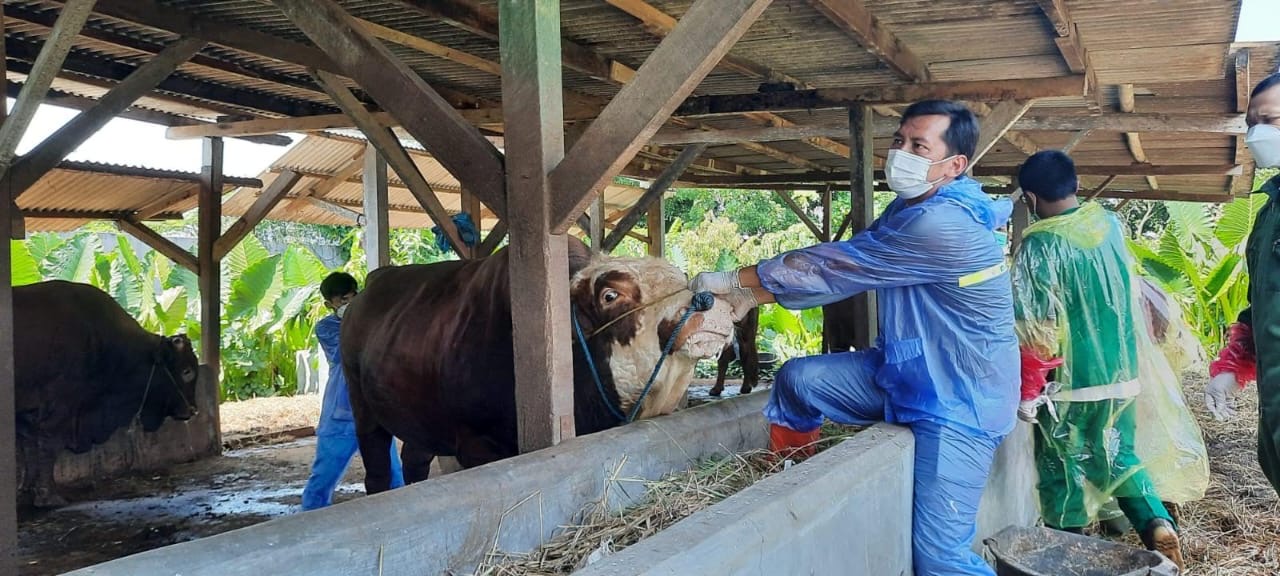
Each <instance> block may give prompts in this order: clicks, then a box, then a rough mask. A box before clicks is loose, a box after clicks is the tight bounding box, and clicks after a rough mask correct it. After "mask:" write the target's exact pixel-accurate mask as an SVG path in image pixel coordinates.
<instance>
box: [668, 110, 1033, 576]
mask: <svg viewBox="0 0 1280 576" xmlns="http://www.w3.org/2000/svg"><path fill="white" fill-rule="evenodd" d="M977 141H978V124H977V120H976V119H975V118H974V115H973V113H972V112H970V111H969V109H967V108H965V107H964V106H962V105H960V104H957V103H954V102H948V101H939V100H930V101H924V102H918V103H916V104H913V105H912V106H910V107H909V108H907V110H906V111H905V112H904V113H903V116H902V121H901V123H900V125H899V127H898V131H897V132H896V133H895V134H894V137H893V147H892V148H891V149H890V150H889V155H888V161H887V162H886V164H885V173H886V176H887V180H888V183H889V186H890V187H891V188H893V190H894V191H895V192H896V193H897V195H898V198H897V199H895V200H894V201H893V203H891V204H890V205H889V207H888V208H886V209H885V212H884V214H882V215H881V216H880V217H879V218H877V219H876V221H875V222H873V223H872V224H871V226H870V227H869V228H868V229H867V230H866V231H864V232H861V233H859V234H857V235H855V236H854V237H853V238H851V239H849V240H848V241H844V242H830V243H825V244H818V245H816V246H812V247H809V248H803V249H800V250H795V251H792V252H787V253H785V254H782V255H781V256H778V257H776V258H773V259H770V260H765V261H763V262H760V263H759V264H757V265H756V266H752V267H748V268H743V269H741V270H738V271H735V272H726V273H703V274H699V275H698V276H696V277H695V278H694V279H693V281H692V282H691V288H692V289H693V290H695V291H702V290H707V291H711V292H713V293H715V294H717V295H719V297H722V298H725V299H726V300H728V301H729V303H730V304H732V305H733V308H734V312H735V315H741V314H745V312H746V311H747V310H750V309H751V308H752V307H755V306H756V305H758V304H764V303H770V302H777V303H778V304H780V305H782V306H784V307H786V308H791V309H799V308H810V307H814V306H821V305H824V304H830V303H832V302H837V301H840V300H844V299H845V298H848V297H850V296H852V295H854V294H858V293H860V292H865V291H868V290H875V291H876V298H877V302H878V303H879V318H878V320H879V327H880V336H879V338H878V341H877V344H876V347H874V348H871V349H869V350H859V351H856V352H845V353H839V354H826V355H819V356H811V357H807V358H799V359H794V360H791V361H789V362H787V363H786V364H785V365H784V366H783V367H782V369H781V370H780V371H779V372H778V374H777V379H776V382H775V384H774V386H773V390H772V393H771V395H770V398H769V403H768V405H767V406H766V407H765V416H767V417H768V419H769V421H770V423H771V426H770V449H771V450H773V451H774V452H777V453H779V454H791V453H795V452H800V453H802V454H803V453H811V448H809V447H810V446H811V445H812V444H813V443H814V442H816V441H817V439H818V429H819V427H820V426H821V424H822V422H823V419H824V418H827V419H830V420H833V421H835V422H839V423H841V424H859V425H866V424H870V423H872V422H876V421H881V420H883V421H886V422H893V423H898V424H903V425H906V426H909V427H910V428H911V430H912V432H913V433H914V436H915V479H914V483H915V485H914V504H913V517H912V548H913V558H914V565H915V573H916V574H918V575H925V574H928V575H930V576H937V575H957V574H981V575H992V574H994V572H993V571H992V570H991V568H990V567H989V566H988V565H987V564H986V563H985V562H983V561H982V559H981V558H980V557H979V556H978V555H977V554H975V553H973V552H972V551H971V545H972V542H973V538H974V534H975V531H976V528H975V521H976V516H977V513H978V501H979V499H980V498H981V496H982V491H983V488H984V486H985V484H986V480H987V474H988V471H989V470H990V467H991V462H992V460H993V457H994V454H995V450H996V447H997V446H999V445H1000V442H1001V441H1002V440H1003V439H1004V437H1005V436H1006V435H1007V434H1008V433H1009V432H1010V431H1012V430H1013V427H1014V423H1015V416H1016V413H1017V409H1018V401H1019V382H1020V374H1019V357H1018V340H1017V337H1016V336H1015V335H1014V324H1013V299H1012V294H1011V289H1010V283H1009V274H1008V265H1007V264H1006V263H1005V259H1004V255H1003V253H1002V248H1001V246H1000V244H999V242H998V241H997V239H996V235H995V234H994V230H995V229H996V228H998V227H1000V226H1002V225H1003V224H1004V223H1005V221H1007V220H1008V218H1009V215H1010V214H1011V212H1012V203H1011V202H1009V201H1008V200H1000V201H993V200H991V199H990V198H989V197H988V196H986V195H985V194H983V192H982V188H981V186H980V185H979V184H978V183H977V182H976V181H974V180H973V179H971V178H969V177H967V176H965V175H964V173H965V171H966V170H967V169H968V167H969V159H970V158H972V157H973V155H974V151H975V149H976V147H977Z"/></svg>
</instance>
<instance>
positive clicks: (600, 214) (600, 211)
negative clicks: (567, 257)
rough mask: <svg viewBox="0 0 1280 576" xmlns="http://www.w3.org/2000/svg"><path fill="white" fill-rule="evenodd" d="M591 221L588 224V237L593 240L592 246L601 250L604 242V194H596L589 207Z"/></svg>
mask: <svg viewBox="0 0 1280 576" xmlns="http://www.w3.org/2000/svg"><path fill="white" fill-rule="evenodd" d="M587 212H588V213H589V214H590V215H591V221H590V222H589V223H588V224H587V227H588V231H587V237H588V238H589V239H590V240H591V248H592V249H595V250H599V249H600V248H601V246H602V245H603V244H604V194H601V195H599V196H596V199H595V200H592V201H591V207H590V208H588V209H587Z"/></svg>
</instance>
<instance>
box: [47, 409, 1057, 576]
mask: <svg viewBox="0 0 1280 576" xmlns="http://www.w3.org/2000/svg"><path fill="white" fill-rule="evenodd" d="M766 398H767V393H764V394H751V395H747V396H743V397H739V398H734V399H731V400H725V401H720V402H714V403H710V404H707V405H704V406H699V407H697V408H693V409H690V410H686V411H681V412H678V413H676V414H673V415H670V416H666V417H662V418H657V419H653V420H649V421H643V422H638V423H636V424H633V425H630V426H626V427H622V428H617V429H613V430H609V431H606V432H602V433H599V434H594V435H591V436H587V437H582V438H577V439H574V440H571V441H568V442H565V443H564V444H561V445H559V446H556V447H554V448H550V449H547V450H542V451H539V452H535V453H530V454H525V455H521V456H518V457H516V458H511V459H508V460H504V461H501V462H495V463H493V464H489V465H486V466H482V467H479V468H474V469H471V470H464V471H462V472H458V473H454V474H449V475H447V476H443V477H440V478H436V479H433V480H430V481H427V482H423V483H420V484H416V485H413V486H409V487H406V488H403V489H399V490H394V491H392V492H388V493H384V494H379V495H376V496H372V497H367V498H360V499H357V500H354V501H351V502H347V503H343V504H339V505H336V506H333V507H331V508H327V509H323V510H319V511H315V512H308V513H303V514H298V515H295V516H291V517H286V518H280V519H277V520H273V521H270V522H266V523H263V524H259V525H256V526H251V527H248V528H243V529H240V530H236V531H232V532H228V533H224V534H220V535H217V536H213V537H209V538H205V539H202V540H197V541H193V542H187V543H183V544H177V545H173V546H169V547H166V548H160V549H156V550H152V551H149V552H144V553H141V554H137V555H134V556H129V557H126V558H122V559H119V560H115V561H112V562H107V563H104V564H99V565H97V566H92V567H89V568H85V569H83V570H80V571H77V572H73V573H72V574H79V575H88V574H94V575H104V574H178V573H181V574H183V575H184V576H194V575H203V574H218V575H227V576H234V575H250V574H254V575H257V574H299V575H302V574H306V575H308V576H311V575H316V574H382V575H385V576H421V575H424V574H431V575H435V574H451V575H463V574H470V573H472V572H473V571H474V570H475V569H476V567H477V566H478V565H480V563H481V562H482V561H483V560H484V559H485V558H486V556H488V555H490V554H491V553H492V552H493V551H495V550H501V551H505V552H510V553H524V552H529V551H532V550H534V549H536V548H538V547H539V546H540V545H542V544H543V543H544V542H546V541H547V540H549V539H550V538H551V537H552V536H554V534H555V533H556V532H557V531H558V530H559V527H560V526H563V525H566V524H568V523H570V522H572V521H573V520H574V519H575V518H576V517H577V516H578V515H579V514H580V513H581V511H582V510H583V509H584V508H586V507H587V506H588V505H590V504H592V503H595V502H598V501H600V500H601V498H602V497H603V496H604V495H605V494H606V487H607V486H608V485H609V483H610V482H612V481H615V480H616V479H618V478H625V479H636V480H656V479H659V478H662V477H664V476H667V475H669V474H672V473H675V472H681V471H684V470H687V469H689V468H690V467H691V466H692V465H694V464H695V463H697V462H699V461H701V460H704V459H707V458H711V457H717V456H718V457H723V456H726V455H728V454H734V453H739V452H744V451H749V450H754V449H760V448H763V447H764V446H765V443H766V438H767V427H766V423H765V421H764V419H763V417H762V416H761V414H760V411H761V408H762V407H763V405H764V402H765V400H766ZM1030 440H1031V438H1030V435H1029V434H1028V431H1027V429H1026V428H1020V429H1019V430H1018V431H1017V432H1016V433H1015V434H1014V435H1013V436H1011V439H1010V440H1009V441H1006V443H1005V445H1004V446H1002V447H1001V449H1000V452H999V453H998V454H997V464H996V470H994V471H993V474H992V476H991V480H990V486H989V489H988V493H987V499H986V500H985V501H984V502H983V506H982V510H981V512H980V530H979V534H978V536H979V542H980V541H981V538H983V537H986V536H989V535H991V534H994V533H995V531H996V529H998V528H1003V527H1004V526H1007V525H1009V524H1021V525H1029V524H1031V523H1032V522H1034V520H1035V505H1034V502H1033V501H1032V500H1031V498H1032V485H1033V484H1032V483H1033V482H1034V472H1033V471H1032V470H1031V459H1030V445H1031V442H1030ZM913 455H914V443H913V439H912V436H911V433H910V431H909V430H907V429H905V428H902V427H897V426H891V425H883V424H882V425H877V426H874V427H872V428H870V429H868V430H865V431H863V432H861V433H859V434H857V435H856V436H854V437H853V438H852V439H850V440H846V441H845V442H843V443H841V444H839V445H837V446H834V447H832V448H830V449H828V450H826V451H824V452H823V453H821V454H819V455H818V456H816V457H814V458H812V459H810V460H808V461H806V462H804V463H802V464H800V465H798V466H793V467H791V468H790V469H789V470H787V471H784V472H781V473H778V474H776V475H774V476H772V477H769V478H767V479H765V480H763V481H761V482H759V483H757V484H755V485H753V486H750V487H748V488H746V489H745V490H743V491H741V492H739V493H738V494H736V495H734V496H731V497H729V498H728V499H726V500H724V501H722V502H720V503H718V504H715V505H713V506H711V507H710V508H708V509H705V510H703V511H702V512H699V513H697V514H694V515H693V516H690V517H688V518H686V519H685V520H683V521H681V522H679V523H677V524H675V525H674V526H672V527H670V528H668V529H667V530H665V531H662V532H659V533H658V534H656V535H654V536H652V537H650V538H647V539H645V540H642V541H640V542H639V543H637V544H635V545H634V546H631V547H629V548H627V549H625V550H622V551H621V552H619V553H617V554H614V555H612V556H609V557H607V558H606V559H605V560H604V561H602V562H599V563H596V564H593V565H591V566H589V567H587V568H585V569H583V570H580V573H581V574H586V575H605V574H609V575H622V574H690V573H698V574H777V573H785V572H787V570H783V571H782V572H780V571H779V567H781V566H786V567H788V569H791V568H796V567H797V566H800V567H803V569H801V571H802V572H805V573H809V572H813V573H835V572H830V570H831V569H832V567H834V566H838V567H841V569H840V570H837V571H836V572H840V573H844V572H845V570H847V568H848V567H849V566H865V567H866V570H865V571H861V572H859V573H867V574H899V573H902V574H909V573H910V566H911V547H910V538H911V487H912V482H911V474H912V462H913ZM634 485H635V486H637V487H638V486H639V485H640V483H635V484H634ZM630 486H631V484H628V487H630ZM607 494H608V498H609V502H610V504H611V505H612V506H616V507H617V508H618V509H622V508H625V507H627V506H629V505H632V504H635V503H637V502H639V501H640V499H641V498H643V496H644V495H643V493H642V490H640V489H635V490H631V489H624V490H620V489H618V488H617V487H614V488H613V489H610V490H608V491H607ZM850 534H859V535H862V537H860V538H857V539H850V538H849V535H850ZM854 540H856V542H854ZM797 569H799V568H797Z"/></svg>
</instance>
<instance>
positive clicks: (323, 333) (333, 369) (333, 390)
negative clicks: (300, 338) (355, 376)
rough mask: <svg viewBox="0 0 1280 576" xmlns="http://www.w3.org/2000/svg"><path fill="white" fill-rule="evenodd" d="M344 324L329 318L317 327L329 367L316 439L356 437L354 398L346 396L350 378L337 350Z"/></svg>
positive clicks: (333, 316)
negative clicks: (339, 436)
mask: <svg viewBox="0 0 1280 576" xmlns="http://www.w3.org/2000/svg"><path fill="white" fill-rule="evenodd" d="M341 330H342V321H341V320H339V319H338V317H337V316H336V315H333V314H330V315H328V316H325V317H324V318H321V319H320V321H319V322H317V323H316V339H317V340H319V341H320V349H321V350H323V351H324V359H325V360H326V361H327V362H328V363H329V380H328V381H327V382H326V383H325V386H324V399H323V400H322V402H321V404H320V424H319V425H318V426H316V434H317V435H326V434H355V417H354V416H352V414H351V397H350V395H349V394H348V393H347V378H346V375H345V374H344V373H343V371H342V353H341V352H340V351H339V348H338V335H339V334H340V333H341Z"/></svg>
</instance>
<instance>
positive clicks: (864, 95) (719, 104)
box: [675, 75, 1085, 116]
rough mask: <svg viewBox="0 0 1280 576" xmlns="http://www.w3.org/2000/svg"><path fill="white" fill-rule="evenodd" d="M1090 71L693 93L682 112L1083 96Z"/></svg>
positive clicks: (705, 113)
mask: <svg viewBox="0 0 1280 576" xmlns="http://www.w3.org/2000/svg"><path fill="white" fill-rule="evenodd" d="M1084 91H1085V79H1084V76H1080V75H1072V76H1057V77H1052V78H1036V79H1016V80H984V81H964V82H924V83H918V84H899V85H893V86H873V87H856V88H822V89H817V90H790V91H781V92H767V93H752V94H726V95H715V96H698V97H695V98H690V99H688V100H686V101H685V102H684V104H682V105H680V107H679V108H677V109H676V111H675V115H676V116H716V115H726V114H741V113H743V112H761V111H771V112H787V111H792V112H799V111H805V110H818V109H836V108H848V107H849V106H854V105H862V104H901V103H907V102H915V101H917V100H927V99H930V98H950V99H953V100H969V101H974V100H979V101H1003V100H1015V99H1016V100H1028V99H1036V98H1053V97H1062V96H1081V95H1083V94H1084Z"/></svg>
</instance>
